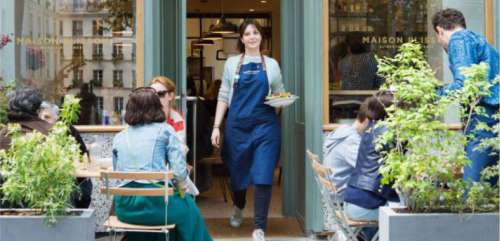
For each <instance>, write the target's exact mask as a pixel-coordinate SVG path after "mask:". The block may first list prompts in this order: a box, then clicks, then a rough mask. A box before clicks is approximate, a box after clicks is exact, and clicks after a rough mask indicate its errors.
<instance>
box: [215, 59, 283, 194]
mask: <svg viewBox="0 0 500 241" xmlns="http://www.w3.org/2000/svg"><path fill="white" fill-rule="evenodd" d="M244 56H245V55H244V54H242V56H241V58H240V61H239V63H238V67H237V68H236V77H235V80H234V86H233V97H232V101H231V104H230V106H229V112H228V115H227V120H226V125H225V129H224V143H223V147H222V158H223V160H224V163H225V165H226V167H227V168H228V170H229V173H230V176H231V186H232V189H233V191H238V190H243V189H246V188H247V187H248V186H249V185H251V184H254V185H255V184H265V185H271V184H272V181H273V172H274V168H275V167H276V163H277V162H278V159H279V155H280V146H281V127H280V122H279V119H278V116H277V115H276V113H275V109H274V108H273V107H271V106H269V105H266V104H264V101H265V98H266V96H267V95H268V94H269V93H270V86H269V81H268V79H267V74H266V64H265V62H264V57H263V56H261V60H262V62H261V63H252V62H250V63H247V64H244V65H243V60H244Z"/></svg>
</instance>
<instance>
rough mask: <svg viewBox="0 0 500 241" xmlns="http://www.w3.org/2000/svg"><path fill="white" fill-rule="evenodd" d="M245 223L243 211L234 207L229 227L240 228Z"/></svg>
mask: <svg viewBox="0 0 500 241" xmlns="http://www.w3.org/2000/svg"><path fill="white" fill-rule="evenodd" d="M242 222H243V210H241V209H239V208H238V207H234V211H233V215H232V216H231V218H229V225H231V227H233V228H239V227H240V226H241V223H242Z"/></svg>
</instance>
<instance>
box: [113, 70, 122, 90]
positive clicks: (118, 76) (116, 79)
mask: <svg viewBox="0 0 500 241" xmlns="http://www.w3.org/2000/svg"><path fill="white" fill-rule="evenodd" d="M113 87H123V70H114V71H113Z"/></svg>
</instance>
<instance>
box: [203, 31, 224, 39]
mask: <svg viewBox="0 0 500 241" xmlns="http://www.w3.org/2000/svg"><path fill="white" fill-rule="evenodd" d="M222 37H223V36H222V34H220V33H211V32H208V33H203V34H202V35H201V39H205V40H221V39H222Z"/></svg>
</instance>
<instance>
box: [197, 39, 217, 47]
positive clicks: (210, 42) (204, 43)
mask: <svg viewBox="0 0 500 241" xmlns="http://www.w3.org/2000/svg"><path fill="white" fill-rule="evenodd" d="M192 44H193V46H211V45H214V44H215V43H214V41H213V40H210V39H200V40H195V41H193V43H192Z"/></svg>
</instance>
